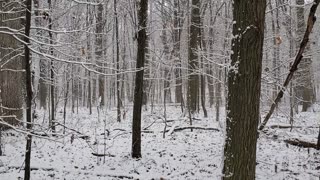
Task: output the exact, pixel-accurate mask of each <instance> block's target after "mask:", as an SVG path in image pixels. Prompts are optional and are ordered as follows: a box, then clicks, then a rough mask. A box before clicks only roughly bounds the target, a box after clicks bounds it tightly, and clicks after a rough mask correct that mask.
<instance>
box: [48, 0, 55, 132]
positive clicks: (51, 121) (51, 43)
mask: <svg viewBox="0 0 320 180" xmlns="http://www.w3.org/2000/svg"><path fill="white" fill-rule="evenodd" d="M48 5H49V10H50V11H52V4H51V0H48ZM52 23H53V22H52V17H51V13H50V15H49V25H48V27H49V41H50V42H49V44H50V55H51V56H52V55H53V47H51V46H52V45H53V35H52V32H51V30H52ZM50 78H51V86H50V99H51V119H50V123H49V126H50V127H51V130H52V132H53V133H55V131H56V126H55V124H54V121H55V99H54V98H55V97H54V93H55V87H54V86H55V81H54V78H55V77H54V63H53V60H51V66H50Z"/></svg>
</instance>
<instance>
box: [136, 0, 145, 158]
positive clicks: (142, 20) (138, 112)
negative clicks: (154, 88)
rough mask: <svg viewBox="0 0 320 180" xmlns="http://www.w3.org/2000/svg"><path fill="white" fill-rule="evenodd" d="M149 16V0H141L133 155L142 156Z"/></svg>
mask: <svg viewBox="0 0 320 180" xmlns="http://www.w3.org/2000/svg"><path fill="white" fill-rule="evenodd" d="M147 16H148V0H140V3H139V8H138V32H137V41H138V50H137V63H136V68H137V72H136V79H135V88H134V104H133V120H132V157H133V158H141V108H142V97H143V74H144V69H143V68H144V62H145V48H146V40H147V33H146V28H147V27H146V26H147Z"/></svg>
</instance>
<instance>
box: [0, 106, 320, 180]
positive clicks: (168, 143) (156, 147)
mask: <svg viewBox="0 0 320 180" xmlns="http://www.w3.org/2000/svg"><path fill="white" fill-rule="evenodd" d="M167 109H168V110H167V120H168V121H169V122H168V123H167V124H168V127H167V130H169V132H167V133H166V137H165V138H163V133H162V132H161V131H163V129H164V120H163V119H164V118H163V110H162V108H160V107H158V108H157V109H155V110H154V113H152V114H151V113H150V111H148V112H144V116H143V125H142V128H143V129H145V132H144V133H143V134H142V159H140V160H135V159H132V158H131V156H130V152H131V120H132V116H131V111H132V110H131V109H130V110H128V111H127V117H126V118H125V120H123V121H122V122H121V123H117V122H116V111H115V110H112V111H111V110H108V112H106V113H103V114H104V115H100V118H98V114H97V113H94V114H93V115H89V113H88V112H87V110H86V109H80V110H79V114H73V115H71V114H68V115H67V121H66V125H67V127H69V128H71V129H73V130H77V131H79V132H81V133H82V134H83V135H86V136H89V138H88V139H86V138H84V137H82V138H81V135H79V134H78V133H77V132H75V131H72V130H69V129H66V135H65V136H63V135H62V132H63V128H61V126H59V127H57V129H58V134H59V135H57V136H56V137H45V138H49V139H50V140H48V139H43V138H38V137H36V138H34V139H33V144H32V159H31V167H32V169H33V171H32V172H31V177H32V179H33V180H38V179H39V180H43V179H46V180H47V179H48V180H49V179H66V180H73V179H77V180H81V179H90V180H94V179H132V178H133V179H161V178H163V179H220V177H221V170H222V155H223V143H224V132H223V128H222V127H221V124H220V123H218V122H216V121H215V120H214V119H215V118H214V117H213V116H214V112H210V111H209V117H208V118H203V117H200V116H199V118H198V119H196V120H194V125H193V126H195V127H203V128H211V129H206V130H193V132H191V131H190V129H185V130H181V131H173V132H172V130H173V129H176V128H179V127H188V126H189V120H188V119H187V118H186V117H181V116H180V114H181V113H180V109H179V107H174V106H169V107H168V108H167ZM39 114H40V115H41V114H43V112H39ZM100 114H102V113H100ZM57 116H58V119H59V122H60V123H62V122H63V120H62V113H61V111H59V113H58V114H57ZM43 119H44V118H43V117H39V118H38V122H37V123H39V124H41V123H43ZM98 119H100V122H98ZM222 119H224V118H222ZM319 119H320V112H312V113H311V112H308V113H300V114H299V115H297V116H296V117H295V124H294V125H295V126H299V128H293V129H292V131H290V129H279V128H267V129H268V130H267V132H266V133H261V135H260V138H259V140H258V146H257V149H258V152H257V175H256V177H257V178H256V179H305V180H307V179H310V180H313V179H314V180H318V179H319V178H320V151H316V150H315V149H304V148H299V147H295V146H291V145H287V144H286V143H285V142H284V141H283V140H284V139H290V138H299V139H302V140H306V141H309V142H316V138H317V134H318V127H319ZM104 120H106V125H105V123H104ZM46 123H47V122H46ZM279 124H281V125H289V123H288V118H286V117H281V116H278V117H277V118H274V119H271V121H270V123H269V124H268V126H269V127H270V126H271V125H279ZM104 127H106V128H104ZM35 128H36V129H39V126H35ZM104 129H107V130H108V131H104ZM43 131H45V130H43ZM105 132H106V134H105V135H104V133H105ZM39 133H41V132H39ZM104 137H106V138H104ZM2 141H3V148H4V154H5V155H4V156H1V157H0V179H1V180H11V179H12V180H16V179H22V178H23V173H24V171H23V167H24V164H23V162H24V150H25V143H26V142H25V136H24V135H22V134H20V133H17V132H14V131H12V130H11V131H9V132H6V133H4V134H3V137H2ZM104 144H105V146H106V149H105V152H104ZM92 153H98V154H107V155H108V156H105V159H104V157H96V156H93V155H92Z"/></svg>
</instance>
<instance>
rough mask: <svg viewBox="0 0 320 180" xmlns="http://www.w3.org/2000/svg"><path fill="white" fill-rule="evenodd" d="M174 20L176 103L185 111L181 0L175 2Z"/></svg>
mask: <svg viewBox="0 0 320 180" xmlns="http://www.w3.org/2000/svg"><path fill="white" fill-rule="evenodd" d="M173 14H174V20H173V26H174V30H173V47H174V48H173V51H174V52H173V56H174V63H175V72H174V74H175V81H176V82H175V83H176V87H175V102H176V103H180V104H181V109H182V111H183V94H182V79H181V59H180V37H181V31H182V30H181V28H182V27H181V26H182V25H181V18H182V17H181V15H182V14H181V12H180V3H179V0H174V12H173Z"/></svg>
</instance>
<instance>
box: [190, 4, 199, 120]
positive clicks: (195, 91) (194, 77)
mask: <svg viewBox="0 0 320 180" xmlns="http://www.w3.org/2000/svg"><path fill="white" fill-rule="evenodd" d="M199 25H200V1H199V0H192V6H191V24H190V34H189V35H190V40H189V49H188V97H187V99H188V110H189V112H190V114H191V115H192V114H194V113H195V112H196V111H197V105H198V99H199V97H198V95H199V75H198V72H197V70H199V62H198V61H199V60H198V54H197V50H198V45H199Z"/></svg>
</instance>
